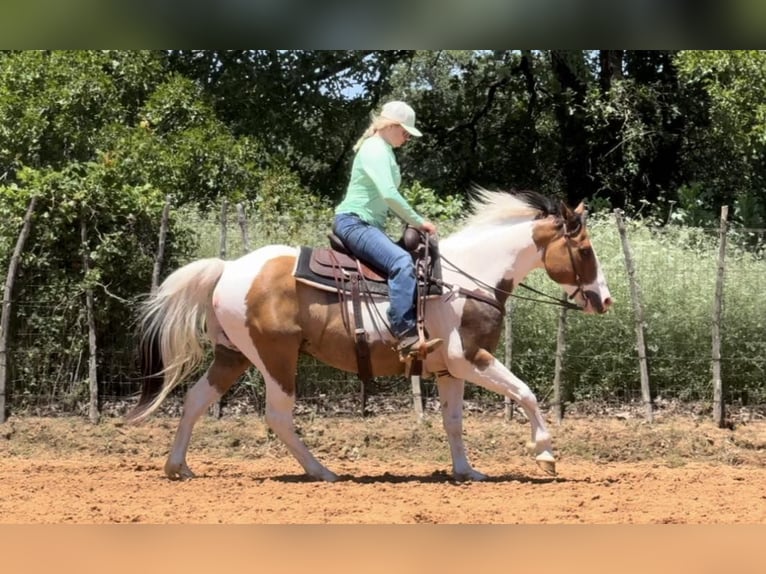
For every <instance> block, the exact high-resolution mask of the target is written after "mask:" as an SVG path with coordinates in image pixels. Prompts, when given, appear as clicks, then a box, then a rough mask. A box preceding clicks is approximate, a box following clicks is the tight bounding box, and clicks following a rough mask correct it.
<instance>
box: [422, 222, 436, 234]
mask: <svg viewBox="0 0 766 574" xmlns="http://www.w3.org/2000/svg"><path fill="white" fill-rule="evenodd" d="M420 231H425V232H426V233H429V234H431V235H436V226H435V225H434V224H433V223H431V222H430V221H424V222H423V224H422V225H421V226H420Z"/></svg>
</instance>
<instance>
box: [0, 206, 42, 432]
mask: <svg viewBox="0 0 766 574" xmlns="http://www.w3.org/2000/svg"><path fill="white" fill-rule="evenodd" d="M36 204H37V197H32V198H31V199H30V200H29V206H27V213H26V215H24V222H23V223H22V225H21V232H20V233H19V237H18V239H17V240H16V247H14V248H13V254H12V255H11V261H10V263H9V264H8V275H6V277H5V289H4V291H3V310H2V313H0V423H4V422H5V420H6V416H7V415H6V403H5V397H6V384H7V381H8V329H9V328H10V326H11V296H12V294H13V284H14V283H15V282H16V273H17V271H18V269H19V261H20V260H21V253H22V251H23V250H24V244H25V243H26V242H27V238H28V237H29V230H30V229H31V228H32V215H33V214H34V212H35V205H36Z"/></svg>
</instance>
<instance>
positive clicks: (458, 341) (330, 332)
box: [126, 188, 612, 481]
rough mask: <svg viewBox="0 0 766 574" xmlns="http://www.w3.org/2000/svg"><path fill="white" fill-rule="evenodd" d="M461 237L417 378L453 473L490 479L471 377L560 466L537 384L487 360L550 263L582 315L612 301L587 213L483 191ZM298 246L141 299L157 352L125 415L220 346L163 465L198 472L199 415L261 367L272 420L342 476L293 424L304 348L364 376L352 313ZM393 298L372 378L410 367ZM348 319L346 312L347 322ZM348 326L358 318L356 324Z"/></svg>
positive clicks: (310, 469) (136, 412) (447, 243)
mask: <svg viewBox="0 0 766 574" xmlns="http://www.w3.org/2000/svg"><path fill="white" fill-rule="evenodd" d="M474 191H475V193H474V194H473V195H472V196H471V198H470V202H469V206H468V207H469V210H468V212H467V214H466V216H465V217H464V218H463V221H462V222H460V223H461V225H460V226H459V228H458V229H457V231H455V232H454V233H452V234H450V235H448V236H446V237H444V238H440V239H439V241H438V247H439V249H438V251H439V257H440V258H441V262H442V264H443V265H442V282H441V283H442V286H443V289H442V292H441V294H440V295H438V294H437V295H431V296H429V297H428V298H427V299H426V300H425V305H424V312H425V316H424V324H425V329H426V331H427V332H428V333H429V335H430V336H431V337H438V338H441V339H443V341H444V343H443V344H442V345H441V346H440V347H439V348H437V349H436V350H434V351H433V352H432V353H430V354H428V355H427V356H426V357H425V358H423V359H422V365H421V368H422V373H421V376H422V377H424V378H429V377H431V376H433V377H434V378H435V379H436V385H437V389H438V395H439V401H440V409H441V415H442V423H443V427H444V430H445V432H446V435H447V439H448V442H449V449H450V453H451V458H452V477H453V478H454V480H456V481H479V480H484V479H486V478H488V477H487V475H486V474H484V473H481V472H479V471H477V470H475V469H474V468H473V467H472V466H471V464H470V463H469V461H468V458H467V456H466V449H465V445H464V442H463V393H464V386H465V382H466V381H468V382H470V383H473V384H475V385H479V386H481V387H484V388H486V389H489V390H491V391H494V392H496V393H498V394H500V395H504V396H506V397H510V399H512V400H513V401H515V402H516V403H517V404H518V405H519V406H520V408H521V409H523V411H524V413H525V414H526V417H527V419H528V420H529V423H530V427H531V440H530V441H529V442H528V443H527V447H528V448H529V450H530V451H531V454H534V455H535V460H536V463H537V464H538V466H539V467H540V468H541V469H542V470H543V471H544V472H546V473H547V474H549V475H555V474H556V459H555V456H554V454H553V445H552V439H551V435H550V433H549V431H548V430H547V428H546V424H545V421H544V419H543V415H542V413H541V411H540V408H539V405H538V401H537V398H536V397H535V395H534V393H533V392H532V391H531V390H530V388H529V386H528V385H527V384H526V383H525V382H524V381H522V380H521V379H519V378H518V377H517V376H515V375H514V374H513V373H511V372H510V371H509V370H508V369H507V368H506V367H505V366H504V365H503V364H502V362H501V361H499V360H497V359H496V358H495V357H494V356H493V351H494V350H495V348H496V347H497V345H498V343H499V339H500V335H501V330H502V326H503V320H504V313H505V302H506V300H507V298H508V296H509V295H511V294H512V292H513V290H514V288H515V287H517V286H518V285H519V284H522V281H523V280H524V278H525V277H526V276H527V274H528V273H530V272H531V271H532V270H534V269H538V268H543V269H544V270H545V271H546V272H547V274H548V276H549V277H550V278H551V279H552V280H553V281H554V282H556V283H558V284H559V285H560V286H561V287H562V288H563V289H564V291H566V293H567V294H568V295H569V299H570V300H571V302H570V301H566V302H567V303H570V305H572V306H573V307H576V308H578V309H580V310H582V311H584V312H585V313H591V314H602V313H605V312H606V311H607V310H608V309H609V307H610V306H611V305H612V298H611V294H610V292H609V288H608V287H607V284H606V279H605V276H604V273H603V271H602V269H601V266H600V263H599V260H598V257H597V255H596V250H595V249H594V247H593V245H592V244H591V240H590V235H589V232H588V229H587V225H586V209H585V206H584V204H583V203H580V204H579V205H577V207H575V208H574V209H572V208H570V207H569V206H567V205H566V204H565V203H564V202H562V201H560V200H557V199H555V198H552V197H549V196H545V195H542V194H540V193H539V192H535V191H528V190H511V191H503V190H494V191H490V190H488V189H485V188H476V189H475V190H474ZM299 250H300V247H295V246H290V245H266V246H263V247H260V248H257V249H255V250H254V251H251V252H249V253H247V254H245V255H243V256H241V257H240V258H238V259H235V260H229V261H224V260H222V259H220V258H215V257H213V258H205V259H199V260H196V261H193V262H191V263H188V264H187V265H185V266H183V267H181V268H179V269H177V270H176V271H174V272H173V273H171V274H170V275H169V276H168V277H167V278H166V279H165V280H164V281H163V282H162V283H161V284H160V286H159V287H158V288H157V289H156V290H155V291H154V292H153V293H152V294H150V295H149V296H148V297H147V298H146V299H145V300H144V301H143V302H142V305H141V310H140V317H139V327H140V332H141V340H142V341H143V348H146V349H155V351H156V352H155V353H154V358H153V359H152V360H151V361H149V362H148V363H147V364H149V365H151V366H150V367H149V368H148V371H149V372H148V373H146V375H147V376H146V377H145V378H144V379H143V383H142V388H141V391H140V396H139V399H138V402H137V404H136V405H135V407H134V408H133V409H132V410H131V411H130V412H129V413H128V414H127V415H126V419H127V421H128V422H132V423H138V422H140V421H142V420H144V419H146V418H147V417H148V416H149V415H150V414H151V413H152V412H154V411H155V410H156V409H157V408H158V407H159V406H160V405H161V403H162V402H163V400H164V399H165V398H166V397H167V396H168V394H169V393H170V391H171V390H172V389H173V388H175V387H176V386H177V385H179V384H180V383H182V382H183V381H184V380H185V379H186V378H187V377H189V376H190V374H191V373H192V372H193V371H194V370H195V369H197V368H198V367H199V366H200V363H201V360H202V358H203V350H204V349H203V341H204V339H205V338H207V339H208V341H209V343H210V344H211V345H212V347H213V351H214V352H213V360H212V363H211V364H210V365H209V367H208V369H207V371H206V372H205V373H204V374H203V375H202V376H201V378H199V380H198V381H197V382H196V383H195V384H194V385H193V386H192V387H191V388H190V389H189V390H188V392H187V394H186V397H185V399H184V406H183V413H182V416H181V420H180V422H179V424H178V428H177V430H176V433H175V438H174V440H173V444H172V448H171V450H170V453H169V455H168V457H167V461H166V463H165V466H164V471H165V474H166V475H167V477H168V478H170V479H187V478H193V477H194V473H193V472H192V470H191V469H190V468H189V466H188V464H187V461H186V455H187V450H188V447H189V442H190V439H191V435H192V430H193V427H194V424H195V423H196V421H197V420H198V419H199V417H200V416H201V415H202V414H203V413H204V412H206V410H207V409H208V408H209V407H210V406H211V405H212V404H213V403H214V402H215V401H217V400H218V399H220V398H221V397H222V396H223V394H224V393H225V392H226V391H227V390H228V389H229V388H230V387H231V386H232V385H233V384H234V383H235V382H236V381H237V379H238V378H239V377H240V375H242V374H243V373H245V371H246V370H247V369H249V368H250V367H252V366H255V367H256V368H257V369H258V370H259V371H260V372H261V374H262V376H263V380H264V382H265V396H266V405H265V421H266V423H267V425H268V426H269V427H270V428H271V429H272V430H273V432H274V433H275V434H276V435H277V436H278V437H279V439H280V440H281V441H282V442H283V443H284V444H285V446H286V447H287V449H288V451H289V452H290V453H291V454H292V456H293V457H294V458H295V459H296V460H297V461H298V463H300V465H301V466H302V467H303V469H304V471H305V473H306V474H307V475H308V477H310V478H311V479H315V480H322V481H335V480H337V479H338V475H337V474H336V473H334V472H332V471H331V470H330V469H328V468H327V467H326V466H325V465H324V464H322V463H321V462H320V461H319V460H317V459H316V458H315V457H314V455H313V454H312V453H311V452H310V450H309V449H308V448H307V447H306V445H305V444H304V443H303V441H302V440H301V439H300V438H299V436H298V434H297V433H296V430H295V426H294V420H293V408H294V405H295V402H296V369H297V364H298V359H299V356H300V354H301V353H305V354H308V355H311V356H313V357H315V358H316V359H318V360H319V361H321V362H323V363H325V364H327V365H330V366H332V367H335V368H337V369H341V370H343V371H347V372H350V373H356V372H357V362H356V359H355V339H354V334H353V333H352V332H351V331H353V329H349V328H348V325H349V323H348V317H349V315H351V316H353V314H354V309H353V308H352V305H351V304H350V303H349V302H345V301H342V300H341V298H339V296H338V294H337V293H332V292H330V291H328V290H323V289H318V288H316V287H314V286H311V285H308V284H306V283H304V282H301V281H298V280H296V278H295V276H294V268H295V266H296V259H297V257H298V255H299ZM387 307H388V300H387V298H386V297H385V296H374V297H372V301H371V302H370V304H368V305H366V306H364V307H363V308H362V310H361V314H362V315H363V320H364V325H365V328H366V330H367V331H368V332H369V335H368V338H369V354H370V360H371V364H372V371H373V374H374V376H395V375H403V374H405V372H406V371H405V369H406V368H407V367H408V364H407V362H403V361H402V359H401V358H400V356H399V355H398V353H397V351H396V350H395V345H396V341H395V340H394V338H393V336H392V335H391V333H390V331H388V330H387V329H385V328H382V326H381V318H382V317H386V309H387ZM344 316H345V318H344ZM351 324H352V325H353V323H351Z"/></svg>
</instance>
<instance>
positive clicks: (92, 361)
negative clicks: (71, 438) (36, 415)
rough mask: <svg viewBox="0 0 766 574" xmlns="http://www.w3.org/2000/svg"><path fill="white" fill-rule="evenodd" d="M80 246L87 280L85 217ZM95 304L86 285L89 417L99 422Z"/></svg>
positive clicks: (87, 251)
mask: <svg viewBox="0 0 766 574" xmlns="http://www.w3.org/2000/svg"><path fill="white" fill-rule="evenodd" d="M80 248H81V249H82V272H83V279H85V280H87V278H88V274H89V273H90V247H88V224H87V222H86V221H85V217H84V216H82V218H81V219H80ZM94 313H95V311H94V305H93V289H92V288H91V287H90V286H89V285H87V284H86V285H85V318H86V320H87V323H88V381H89V391H90V401H89V408H88V418H89V419H90V422H91V423H93V424H96V423H98V420H99V418H100V416H101V415H100V412H99V408H98V407H99V405H98V368H97V363H96V358H97V356H98V346H97V344H96V319H95V314H94Z"/></svg>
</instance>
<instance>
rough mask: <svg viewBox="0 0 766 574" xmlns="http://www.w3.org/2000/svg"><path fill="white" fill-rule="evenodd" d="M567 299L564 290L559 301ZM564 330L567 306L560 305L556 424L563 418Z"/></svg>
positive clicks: (556, 365) (556, 375)
mask: <svg viewBox="0 0 766 574" xmlns="http://www.w3.org/2000/svg"><path fill="white" fill-rule="evenodd" d="M567 300H568V297H567V294H566V291H565V292H564V294H563V295H562V296H561V301H562V302H563V303H566V302H567ZM566 330H567V308H566V306H563V305H562V307H561V311H560V312H559V326H558V329H557V330H556V360H555V366H554V368H553V414H554V415H555V417H556V424H559V425H560V424H561V421H562V419H563V418H564V402H563V396H562V395H563V393H562V392H561V372H562V371H563V370H564V353H565V351H566Z"/></svg>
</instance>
